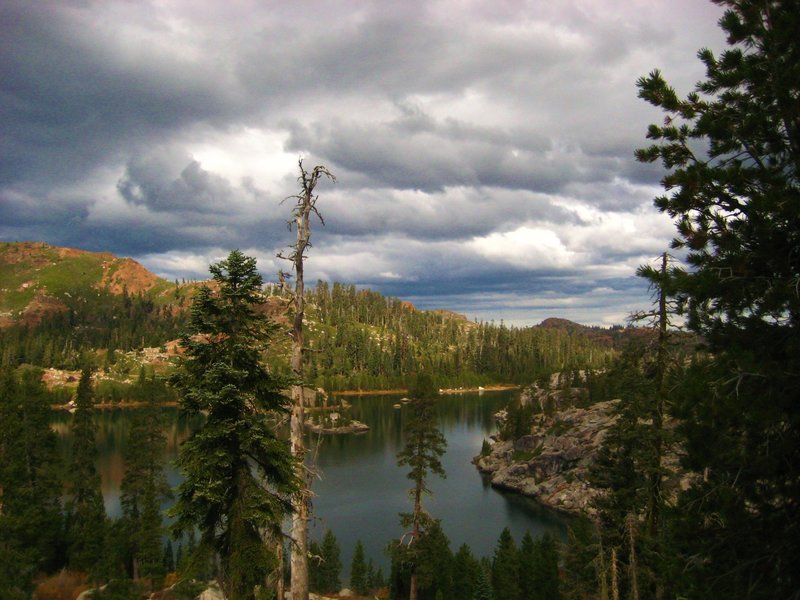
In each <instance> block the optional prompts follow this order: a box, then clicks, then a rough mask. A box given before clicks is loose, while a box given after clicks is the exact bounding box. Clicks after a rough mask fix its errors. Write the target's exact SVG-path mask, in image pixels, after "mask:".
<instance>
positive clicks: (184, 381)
mask: <svg viewBox="0 0 800 600" xmlns="http://www.w3.org/2000/svg"><path fill="white" fill-rule="evenodd" d="M210 271H211V274H212V275H213V278H214V283H215V286H216V291H212V289H211V288H210V287H208V286H203V287H201V288H200V290H199V291H198V292H197V295H196V296H195V299H194V302H193V304H192V315H191V323H190V333H187V334H186V335H184V336H183V337H182V338H181V346H182V347H183V348H184V349H185V350H186V353H185V356H184V359H183V360H182V363H181V369H180V371H179V372H178V373H177V374H176V375H175V377H174V378H173V383H174V385H175V386H176V387H177V388H178V390H179V391H180V393H181V407H182V409H183V410H184V411H185V412H187V413H189V414H197V413H199V412H200V411H203V412H204V413H206V414H207V416H206V420H205V424H204V426H203V427H202V428H201V429H200V430H199V431H197V432H195V433H194V434H193V435H192V436H191V437H190V438H189V439H188V440H187V441H186V442H184V444H183V446H182V447H181V453H180V455H179V457H178V461H177V463H178V465H179V467H180V468H181V470H182V472H183V473H184V475H185V477H186V479H185V481H184V482H183V483H182V484H181V485H180V486H179V488H178V493H179V495H178V500H177V503H176V504H175V506H174V507H173V508H172V511H171V512H172V515H173V516H175V517H176V522H175V525H174V527H175V531H176V532H178V533H180V532H181V531H187V530H188V531H190V532H191V531H192V530H193V529H194V527H195V526H197V527H199V528H200V533H201V536H202V537H201V546H202V547H204V548H205V549H213V551H214V552H216V553H217V554H218V555H219V557H220V560H219V568H220V580H221V584H222V588H223V590H224V591H225V595H226V596H228V597H231V598H233V597H235V598H252V597H254V596H253V595H254V588H255V586H257V585H261V584H262V583H263V582H264V580H265V577H266V576H267V574H268V573H269V572H270V570H271V567H270V560H271V556H272V555H271V552H270V551H269V550H268V549H267V548H266V547H265V543H264V540H263V534H264V531H265V530H269V531H270V532H272V533H273V534H275V535H277V534H279V531H280V526H281V522H282V520H283V517H284V515H285V514H287V512H288V511H289V510H290V508H291V502H290V498H291V496H292V494H294V493H296V491H297V489H298V487H299V486H298V482H297V478H296V476H295V475H294V466H295V465H294V461H293V459H292V457H291V454H290V452H289V448H288V446H287V444H286V443H285V442H283V441H281V440H280V439H278V437H277V436H276V433H275V430H274V426H273V425H272V424H271V423H270V421H269V416H270V413H273V412H276V411H277V412H282V411H285V410H286V400H285V399H284V397H283V396H282V395H281V389H282V388H283V382H282V381H280V380H278V379H276V377H275V376H273V375H272V374H271V373H270V372H269V371H268V370H267V369H266V367H265V366H264V364H263V363H262V360H261V353H262V351H263V350H264V349H265V348H266V345H267V341H268V339H269V335H270V333H271V332H272V330H273V329H274V325H272V324H271V323H270V322H269V321H268V320H267V318H266V317H265V316H264V315H263V313H260V312H258V311H257V310H256V309H257V307H258V306H259V305H260V304H262V303H263V302H264V300H263V295H262V293H261V285H262V279H261V276H260V275H259V274H258V272H257V270H256V261H255V259H253V258H250V257H246V256H245V255H244V254H242V253H241V252H239V251H238V250H234V251H233V252H231V253H230V254H229V256H228V258H227V259H226V260H223V261H221V262H219V263H216V264H213V265H211V267H210Z"/></svg>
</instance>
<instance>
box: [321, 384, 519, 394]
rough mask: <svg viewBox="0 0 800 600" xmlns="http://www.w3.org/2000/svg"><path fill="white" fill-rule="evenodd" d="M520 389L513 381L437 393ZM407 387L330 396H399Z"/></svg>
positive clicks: (345, 391) (351, 391)
mask: <svg viewBox="0 0 800 600" xmlns="http://www.w3.org/2000/svg"><path fill="white" fill-rule="evenodd" d="M519 389H522V386H521V385H518V384H513V383H498V384H493V385H487V386H478V387H466V388H442V389H440V390H439V395H445V394H472V393H480V392H505V391H508V390H519ZM407 393H408V388H395V389H390V390H341V391H337V392H330V395H331V396H399V395H401V394H407Z"/></svg>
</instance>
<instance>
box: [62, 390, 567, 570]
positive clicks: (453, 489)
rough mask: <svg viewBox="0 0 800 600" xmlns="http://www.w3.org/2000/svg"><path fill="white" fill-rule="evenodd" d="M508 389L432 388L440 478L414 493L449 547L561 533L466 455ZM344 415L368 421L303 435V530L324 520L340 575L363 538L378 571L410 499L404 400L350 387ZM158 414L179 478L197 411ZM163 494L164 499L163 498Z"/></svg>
mask: <svg viewBox="0 0 800 600" xmlns="http://www.w3.org/2000/svg"><path fill="white" fill-rule="evenodd" d="M515 393H516V392H486V393H485V394H482V395H479V394H477V393H476V394H460V395H452V396H450V395H447V396H441V397H440V399H439V401H438V403H437V414H438V419H439V426H440V428H441V430H442V432H443V433H444V435H445V437H446V438H447V443H448V446H447V453H446V454H445V455H444V457H443V459H442V463H443V465H444V468H445V470H446V472H447V478H446V479H440V478H438V477H432V478H431V479H430V481H429V487H430V488H431V490H432V492H433V494H432V495H431V496H429V497H426V498H425V499H424V501H423V504H424V506H425V508H426V509H427V510H428V511H429V512H430V513H431V514H432V515H433V516H434V517H435V518H438V519H441V521H442V526H443V527H444V530H445V533H446V534H447V536H448V537H449V538H450V542H451V548H452V550H453V551H454V552H455V551H456V550H457V549H458V547H459V546H460V545H461V544H463V543H467V544H469V545H470V547H471V548H472V550H473V552H474V553H475V554H476V555H477V556H484V555H486V556H489V555H491V554H492V552H493V550H494V545H495V543H496V541H497V538H498V536H499V535H500V532H501V531H502V529H503V528H504V527H509V528H510V529H511V532H512V534H513V535H514V538H515V539H516V540H517V542H518V543H519V540H520V539H521V537H522V536H523V535H524V533H525V531H530V532H531V534H532V535H534V536H536V535H539V534H541V533H542V532H544V531H545V530H550V531H552V532H554V533H556V534H557V535H558V536H559V537H562V536H563V535H564V533H565V530H566V526H567V524H568V520H567V519H566V518H565V517H563V516H561V515H559V514H557V513H554V512H553V511H549V510H547V509H544V508H542V507H540V506H539V505H537V504H536V503H535V502H533V501H531V500H529V499H526V498H523V497H521V496H517V495H514V494H506V493H502V492H499V491H497V490H494V489H492V488H491V487H490V486H489V485H488V484H486V483H484V482H483V480H482V478H481V476H480V474H479V473H478V471H477V469H475V467H474V466H473V465H472V463H471V459H472V457H473V456H475V455H476V454H478V452H480V448H481V443H482V441H483V439H484V438H488V437H489V435H490V434H491V433H493V432H494V431H495V423H494V418H493V415H494V413H495V412H497V411H498V410H499V409H500V408H502V407H503V406H504V405H505V404H506V403H507V402H508V400H509V399H510V398H511V397H512V396H513V395H514V394H515ZM347 400H348V401H349V402H351V403H352V405H353V408H352V416H353V418H355V419H358V420H360V421H363V422H364V423H366V424H367V425H369V426H370V428H371V429H370V431H369V432H367V433H365V434H362V435H345V436H324V437H317V436H313V437H311V438H309V446H311V447H312V450H313V449H315V448H316V464H317V469H318V470H319V472H320V478H319V479H318V480H316V481H315V482H314V484H313V488H312V489H313V492H314V494H315V498H314V499H313V514H314V521H313V523H312V526H311V535H312V537H313V538H315V539H321V538H322V536H323V535H324V533H325V531H326V530H327V529H331V530H332V531H333V533H334V534H335V535H336V537H337V539H338V540H339V544H340V545H341V548H342V563H343V565H344V568H343V573H342V575H343V579H345V580H346V579H347V576H348V574H349V569H350V560H351V557H352V553H353V548H354V546H355V543H356V540H358V539H361V541H362V542H363V543H364V548H365V550H366V554H367V557H370V558H372V559H373V560H374V561H375V563H376V564H378V565H382V566H383V567H384V573H385V574H387V575H388V571H387V560H386V557H385V555H384V548H385V546H386V544H387V542H388V541H389V540H391V539H392V538H397V537H399V536H400V535H401V534H402V533H403V531H402V529H401V527H400V523H399V517H398V513H400V512H409V511H410V510H411V501H410V499H409V495H408V490H409V488H410V487H411V481H410V480H409V479H407V478H406V473H407V471H408V468H407V467H404V468H402V469H401V468H399V467H398V466H397V464H396V462H397V461H396V455H397V452H399V450H400V449H401V447H402V445H403V441H404V437H403V436H404V425H405V422H406V419H407V417H408V407H407V406H405V405H403V406H402V407H401V408H394V407H393V405H394V404H395V403H397V402H399V397H397V396H360V397H351V398H348V399H347ZM164 410H165V412H166V413H167V423H168V424H167V429H166V432H167V447H166V449H165V453H164V461H165V463H166V465H167V466H166V472H167V477H168V480H169V483H170V485H172V486H176V485H177V484H178V483H179V482H180V479H181V477H180V473H178V472H177V470H176V469H175V467H174V465H173V464H172V461H173V460H174V459H175V457H176V456H177V452H178V447H179V445H180V442H181V441H183V440H184V439H186V438H187V437H188V436H189V435H190V433H191V431H192V430H193V429H194V428H196V427H198V426H199V425H200V422H199V421H198V420H196V419H195V420H193V421H192V420H187V419H185V418H183V417H181V416H180V415H179V413H178V411H177V410H176V409H169V408H167V409H164ZM130 415H131V409H129V410H107V411H102V412H100V413H99V415H98V417H97V419H98V425H99V432H98V446H99V448H100V456H99V459H98V467H99V469H100V472H101V475H102V478H103V495H104V497H105V502H106V510H107V511H108V513H109V515H111V516H117V515H119V513H120V504H119V487H120V482H121V481H122V476H123V473H124V465H123V459H122V456H123V453H124V451H125V446H126V440H127V435H128V430H129V428H130ZM69 419H70V417H69V415H67V414H62V413H58V414H57V415H55V416H54V427H55V428H56V430H57V431H58V432H59V433H60V434H61V435H60V436H59V439H60V444H61V445H62V453H63V455H65V456H66V455H68V452H69V446H70V444H71V440H70V436H69V431H68V424H69ZM168 504H169V503H166V504H165V507H166V506H167V505H168Z"/></svg>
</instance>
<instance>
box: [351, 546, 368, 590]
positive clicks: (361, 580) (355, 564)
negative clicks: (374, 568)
mask: <svg viewBox="0 0 800 600" xmlns="http://www.w3.org/2000/svg"><path fill="white" fill-rule="evenodd" d="M367 575H368V572H367V563H366V559H365V558H364V544H362V543H361V540H358V541H357V542H356V549H355V551H354V552H353V561H352V563H351V564H350V589H352V590H353V591H354V592H355V593H356V594H358V595H359V596H366V594H367V592H368V591H369V587H368V585H367Z"/></svg>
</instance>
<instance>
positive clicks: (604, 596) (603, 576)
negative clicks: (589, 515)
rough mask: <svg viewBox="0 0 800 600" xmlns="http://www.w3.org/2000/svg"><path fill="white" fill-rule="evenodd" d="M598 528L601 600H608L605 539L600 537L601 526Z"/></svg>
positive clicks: (598, 576) (598, 573)
mask: <svg viewBox="0 0 800 600" xmlns="http://www.w3.org/2000/svg"><path fill="white" fill-rule="evenodd" d="M595 526H596V527H597V540H598V541H597V568H596V572H597V578H598V579H599V583H600V600H608V569H606V551H605V550H604V549H603V537H602V536H601V535H600V525H599V524H597V523H595Z"/></svg>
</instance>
